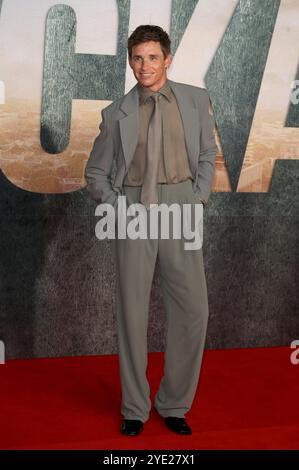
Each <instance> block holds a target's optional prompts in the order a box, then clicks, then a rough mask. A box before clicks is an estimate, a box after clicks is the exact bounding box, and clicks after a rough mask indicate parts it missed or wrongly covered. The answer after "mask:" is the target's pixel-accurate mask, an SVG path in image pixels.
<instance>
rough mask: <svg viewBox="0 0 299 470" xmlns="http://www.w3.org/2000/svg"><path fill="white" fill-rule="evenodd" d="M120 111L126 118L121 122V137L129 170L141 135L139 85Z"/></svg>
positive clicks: (125, 100) (129, 95) (124, 101)
mask: <svg viewBox="0 0 299 470" xmlns="http://www.w3.org/2000/svg"><path fill="white" fill-rule="evenodd" d="M120 109H121V110H122V111H123V112H124V113H125V116H124V117H123V118H121V119H120V120H119V128H120V137H121V142H122V147H123V151H124V157H125V162H126V167H127V169H128V168H129V166H130V163H131V161H132V158H133V156H134V153H135V149H136V146H137V143H138V135H139V95H138V90H137V84H136V85H135V86H134V87H133V88H132V90H131V91H129V93H128V94H127V95H125V97H124V99H123V101H122V104H121V106H120Z"/></svg>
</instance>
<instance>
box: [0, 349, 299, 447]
mask: <svg viewBox="0 0 299 470" xmlns="http://www.w3.org/2000/svg"><path fill="white" fill-rule="evenodd" d="M291 351H292V350H291V349H290V348H288V347H280V348H256V349H232V350H213V351H206V352H205V354H204V360H203V365H202V372H201V378H200V383H199V387H198V391H197V396H196V398H195V401H194V404H193V407H192V410H191V411H190V412H189V413H188V414H187V415H186V418H187V419H188V422H189V424H190V426H191V427H192V430H193V434H192V436H177V435H176V434H174V433H172V432H171V431H170V430H168V429H167V428H166V427H165V425H164V422H163V420H162V418H160V416H158V415H157V413H156V412H155V411H154V410H152V412H151V417H150V420H149V421H148V422H147V423H146V424H145V429H144V431H143V433H142V434H141V435H139V436H137V437H125V436H122V434H121V433H120V432H119V427H120V423H121V415H120V411H119V409H120V398H121V395H120V385H119V369H118V357H117V356H115V355H114V356H86V357H69V358H54V359H33V360H11V361H8V362H7V363H6V364H5V365H0V377H1V387H0V419H1V426H0V448H1V449H106V450H109V449H151V450H154V449H299V406H298V397H299V380H298V378H299V364H298V365H297V366H296V365H292V364H291V362H290V354H291ZM162 369H163V354H162V353H151V354H149V368H148V379H149V383H150V385H151V389H152V399H153V396H154V392H155V391H156V390H157V388H158V384H159V380H160V377H161V375H162Z"/></svg>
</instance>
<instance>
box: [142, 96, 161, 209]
mask: <svg viewBox="0 0 299 470" xmlns="http://www.w3.org/2000/svg"><path fill="white" fill-rule="evenodd" d="M159 97H160V93H154V94H153V95H151V98H152V99H153V100H154V103H155V106H154V110H153V114H152V116H151V119H150V123H149V128H148V138H147V158H146V168H145V172H144V178H143V185H142V190H141V197H140V202H141V203H142V204H144V205H145V207H146V208H147V209H148V208H149V205H150V204H158V188H157V182H158V171H159V161H160V158H159V157H160V155H161V138H162V116H161V109H160V106H159Z"/></svg>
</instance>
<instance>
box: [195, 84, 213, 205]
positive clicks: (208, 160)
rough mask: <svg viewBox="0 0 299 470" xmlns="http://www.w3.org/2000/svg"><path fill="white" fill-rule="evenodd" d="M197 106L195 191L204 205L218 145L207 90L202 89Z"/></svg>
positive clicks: (209, 188) (208, 192)
mask: <svg viewBox="0 0 299 470" xmlns="http://www.w3.org/2000/svg"><path fill="white" fill-rule="evenodd" d="M203 91H204V94H202V96H201V100H200V107H199V113H200V114H199V119H200V122H201V128H200V152H199V156H198V167H197V184H196V192H197V194H198V195H199V197H200V199H201V201H202V202H203V204H204V205H206V204H207V201H208V199H209V196H210V193H211V186H212V182H213V177H214V173H215V157H216V154H217V150H218V147H217V145H216V141H215V136H214V132H215V125H216V124H215V119H214V115H213V110H212V105H211V101H210V97H209V94H208V91H207V90H206V89H203Z"/></svg>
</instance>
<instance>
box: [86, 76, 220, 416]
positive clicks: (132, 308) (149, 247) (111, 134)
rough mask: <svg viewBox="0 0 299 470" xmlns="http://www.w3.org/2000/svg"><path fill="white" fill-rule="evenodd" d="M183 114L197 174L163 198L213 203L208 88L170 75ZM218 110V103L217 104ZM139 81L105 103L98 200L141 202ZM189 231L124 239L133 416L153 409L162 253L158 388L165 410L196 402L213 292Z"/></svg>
mask: <svg viewBox="0 0 299 470" xmlns="http://www.w3.org/2000/svg"><path fill="white" fill-rule="evenodd" d="M168 82H169V85H170V87H171V88H172V91H173V92H174V94H175V97H176V100H177V103H178V107H179V110H180V113H181V116H182V122H183V127H184V133H185V143H186V148H187V152H188V158H189V166H190V170H191V173H192V178H193V179H192V182H191V181H190V180H187V181H184V182H181V183H176V184H159V185H158V189H159V203H162V202H166V203H167V204H172V203H174V202H175V203H178V204H180V205H182V204H183V203H186V202H189V203H191V204H193V205H194V204H195V203H199V202H201V201H202V202H203V203H204V204H206V203H207V201H208V198H209V195H210V192H211V184H212V179H213V176H214V171H215V155H216V152H217V146H216V143H215V138H214V134H213V129H214V126H215V121H214V117H213V115H212V113H211V112H209V105H210V101H209V95H208V92H207V90H205V89H203V88H198V87H194V86H190V85H185V84H181V83H176V82H173V81H171V80H168ZM210 110H211V108H210ZM138 115H139V95H138V90H137V85H136V86H135V87H134V88H132V90H131V91H130V92H129V93H128V94H127V95H125V96H124V97H122V98H121V99H119V100H117V101H115V102H113V103H112V104H110V105H109V106H108V107H107V108H105V109H104V110H103V111H102V122H101V125H100V130H101V132H100V134H99V136H98V137H97V138H96V140H95V142H94V145H93V149H92V151H91V154H90V158H89V161H88V163H87V166H86V171H85V177H86V180H87V189H88V191H89V193H90V195H91V197H92V198H93V199H94V200H95V201H97V202H103V203H111V204H113V205H114V207H116V206H117V197H118V195H119V193H121V194H124V195H126V197H127V202H128V204H131V203H136V202H139V198H140V191H141V187H129V186H125V185H124V184H123V182H124V179H125V176H126V174H127V171H128V169H129V166H130V163H131V161H132V159H133V156H134V152H135V148H136V145H137V141H138ZM183 242H184V240H182V239H179V240H178V239H167V240H166V239H158V240H155V239H137V240H131V239H129V238H127V239H117V240H116V244H115V249H116V263H117V302H116V307H117V312H116V313H117V325H118V339H119V359H120V378H121V385H122V405H121V411H122V414H123V416H124V417H125V418H126V419H139V420H141V421H143V422H145V421H146V420H147V419H148V417H149V413H150V408H151V400H150V388H149V384H148V382H147V378H146V368H147V325H148V307H149V299H150V292H151V285H152V279H153V274H154V269H155V264H156V259H158V261H159V267H160V272H161V288H162V293H163V299H164V304H165V310H166V314H167V323H168V328H167V338H166V351H165V367H164V376H163V378H162V380H161V383H160V386H159V390H158V391H157V393H156V396H155V408H156V409H157V411H158V412H159V413H160V415H161V416H163V417H166V416H177V417H184V415H185V413H186V412H187V411H189V409H190V408H191V404H192V402H193V399H194V395H195V392H196V387H197V383H198V379H199V372H200V367H201V361H202V354H203V350H204V342H205V336H206V329H207V322H208V295H207V286H206V279H205V272H204V265H203V255H202V249H199V250H195V251H185V250H184V248H183Z"/></svg>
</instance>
